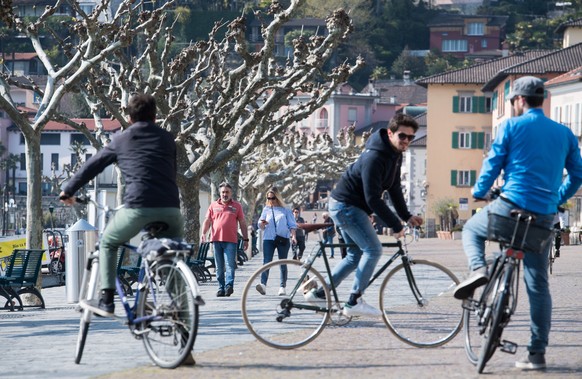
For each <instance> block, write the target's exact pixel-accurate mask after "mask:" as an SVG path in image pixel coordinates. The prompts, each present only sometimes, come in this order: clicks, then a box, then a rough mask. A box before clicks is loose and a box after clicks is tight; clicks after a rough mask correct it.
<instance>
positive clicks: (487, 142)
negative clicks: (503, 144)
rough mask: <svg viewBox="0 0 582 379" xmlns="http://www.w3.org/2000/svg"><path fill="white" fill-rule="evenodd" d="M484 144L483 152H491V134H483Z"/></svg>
mask: <svg viewBox="0 0 582 379" xmlns="http://www.w3.org/2000/svg"><path fill="white" fill-rule="evenodd" d="M484 139H485V144H484V146H483V149H484V150H485V151H489V150H491V133H490V132H485V138H484Z"/></svg>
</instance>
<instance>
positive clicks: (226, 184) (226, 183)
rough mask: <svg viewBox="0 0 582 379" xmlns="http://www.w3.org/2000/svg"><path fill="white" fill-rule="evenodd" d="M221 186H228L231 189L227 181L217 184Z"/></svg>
mask: <svg viewBox="0 0 582 379" xmlns="http://www.w3.org/2000/svg"><path fill="white" fill-rule="evenodd" d="M222 187H226V188H230V189H232V186H231V185H230V183H229V182H222V183H220V184H219V185H218V188H222Z"/></svg>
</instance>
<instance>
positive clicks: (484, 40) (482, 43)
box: [481, 38, 487, 49]
mask: <svg viewBox="0 0 582 379" xmlns="http://www.w3.org/2000/svg"><path fill="white" fill-rule="evenodd" d="M481 48H482V49H486V48H487V40H486V39H485V38H483V39H482V40H481Z"/></svg>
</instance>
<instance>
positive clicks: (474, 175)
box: [470, 170, 477, 186]
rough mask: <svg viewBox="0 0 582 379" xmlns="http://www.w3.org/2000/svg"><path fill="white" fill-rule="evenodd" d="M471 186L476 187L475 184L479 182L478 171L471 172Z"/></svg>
mask: <svg viewBox="0 0 582 379" xmlns="http://www.w3.org/2000/svg"><path fill="white" fill-rule="evenodd" d="M470 175H471V186H474V185H475V182H476V181H477V171H475V170H471V174H470Z"/></svg>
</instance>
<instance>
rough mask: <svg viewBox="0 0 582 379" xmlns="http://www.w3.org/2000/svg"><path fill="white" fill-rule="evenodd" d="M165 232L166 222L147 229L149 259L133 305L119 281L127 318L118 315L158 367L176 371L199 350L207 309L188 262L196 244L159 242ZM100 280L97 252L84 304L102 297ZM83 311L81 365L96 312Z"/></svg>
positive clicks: (87, 273) (89, 266) (90, 262)
mask: <svg viewBox="0 0 582 379" xmlns="http://www.w3.org/2000/svg"><path fill="white" fill-rule="evenodd" d="M77 202H79V200H77ZM93 203H94V202H93ZM94 204H95V203H94ZM95 205H96V206H97V207H98V208H103V207H99V206H98V205H97V204H95ZM117 209H119V208H117ZM106 211H107V210H106ZM164 228H167V225H166V224H165V223H160V222H154V223H151V224H148V225H146V226H145V228H144V229H145V230H146V235H145V236H144V240H143V241H142V244H141V245H140V249H139V250H140V253H141V254H142V256H143V259H142V260H141V267H140V271H139V275H138V283H137V291H136V292H135V301H134V304H133V305H131V304H130V303H129V301H128V299H127V296H126V295H125V290H124V286H123V283H122V282H121V281H120V280H119V278H118V277H117V278H116V290H117V294H118V295H119V298H120V300H121V304H122V305H123V309H124V311H125V315H126V317H119V316H116V319H118V320H120V321H123V322H125V323H126V324H127V326H128V327H129V330H130V332H131V333H132V335H133V336H134V337H135V338H136V339H141V340H143V343H144V346H145V349H146V352H147V354H148V355H149V357H150V359H151V360H152V361H153V362H154V363H155V364H156V365H157V366H159V367H162V368H175V367H178V366H179V365H181V364H182V363H183V362H184V361H185V360H186V359H187V358H188V357H189V354H190V352H191V350H192V348H193V346H194V341H195V339H196V335H197V333H198V320H199V313H198V307H199V306H201V305H204V300H203V299H202V296H201V295H200V291H199V288H198V283H197V281H196V278H195V277H194V275H193V274H192V271H190V269H189V268H188V266H187V265H186V263H185V262H184V260H185V259H186V258H187V257H188V256H189V255H190V254H191V248H190V246H187V245H185V244H182V243H179V242H176V241H172V240H166V239H160V240H158V239H156V238H155V236H156V235H157V234H158V233H160V232H161V231H163V230H164ZM128 246H129V245H128ZM126 247H127V246H126ZM98 281H99V251H98V250H97V251H95V252H93V253H91V254H90V255H89V257H88V259H87V262H86V265H85V270H84V273H83V279H82V284H81V293H80V295H79V303H80V304H81V302H84V301H90V300H92V299H94V298H95V297H96V294H97V289H98ZM81 312H82V314H81V320H80V324H79V334H78V337H77V345H76V349H75V363H77V364H79V363H80V362H81V358H82V355H83V350H84V347H85V343H86V340H87V333H88V331H89V325H90V323H91V317H92V312H91V311H90V310H88V309H84V308H82V306H81Z"/></svg>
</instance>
